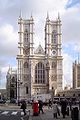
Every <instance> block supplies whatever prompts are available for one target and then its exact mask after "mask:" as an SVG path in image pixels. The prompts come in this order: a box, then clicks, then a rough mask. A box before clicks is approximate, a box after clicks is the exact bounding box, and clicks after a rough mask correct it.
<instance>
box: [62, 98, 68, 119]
mask: <svg viewBox="0 0 80 120" xmlns="http://www.w3.org/2000/svg"><path fill="white" fill-rule="evenodd" d="M66 108H67V101H66V100H65V99H64V100H62V101H61V113H62V115H63V118H65V115H66Z"/></svg>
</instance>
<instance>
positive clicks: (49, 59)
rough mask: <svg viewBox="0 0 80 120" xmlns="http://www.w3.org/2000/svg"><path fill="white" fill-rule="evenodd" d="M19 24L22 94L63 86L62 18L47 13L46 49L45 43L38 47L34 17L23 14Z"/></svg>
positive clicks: (40, 92)
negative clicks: (52, 18) (24, 16)
mask: <svg viewBox="0 0 80 120" xmlns="http://www.w3.org/2000/svg"><path fill="white" fill-rule="evenodd" d="M18 24H19V32H18V33H19V42H18V48H19V54H18V55H17V60H18V73H17V82H18V97H19V98H20V99H21V98H27V97H28V98H30V97H31V96H32V95H35V94H42V93H49V92H50V91H51V90H54V91H61V90H62V76H63V70H62V60H63V58H62V55H61V49H62V46H61V45H62V41H61V20H60V17H59V15H58V18H57V20H54V21H50V19H49V15H47V18H46V23H45V50H44V49H43V48H42V46H41V45H39V46H38V48H37V49H36V50H35V51H34V32H35V31H34V19H33V17H32V16H31V18H30V19H28V20H25V19H23V18H22V16H20V17H19V19H18Z"/></svg>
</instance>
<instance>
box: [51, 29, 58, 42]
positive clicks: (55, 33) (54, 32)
mask: <svg viewBox="0 0 80 120" xmlns="http://www.w3.org/2000/svg"><path fill="white" fill-rule="evenodd" d="M56 42H57V32H56V30H53V32H52V43H53V44H56Z"/></svg>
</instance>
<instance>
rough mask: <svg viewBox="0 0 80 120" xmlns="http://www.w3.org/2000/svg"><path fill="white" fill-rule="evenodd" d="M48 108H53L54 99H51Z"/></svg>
mask: <svg viewBox="0 0 80 120" xmlns="http://www.w3.org/2000/svg"><path fill="white" fill-rule="evenodd" d="M48 108H52V100H51V99H49V105H48Z"/></svg>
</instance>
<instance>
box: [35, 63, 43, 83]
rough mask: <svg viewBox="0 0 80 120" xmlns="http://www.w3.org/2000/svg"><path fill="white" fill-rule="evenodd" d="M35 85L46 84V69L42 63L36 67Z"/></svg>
mask: <svg viewBox="0 0 80 120" xmlns="http://www.w3.org/2000/svg"><path fill="white" fill-rule="evenodd" d="M35 83H38V84H42V83H45V67H44V64H43V63H41V62H39V63H38V64H37V65H36V67H35Z"/></svg>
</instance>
